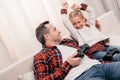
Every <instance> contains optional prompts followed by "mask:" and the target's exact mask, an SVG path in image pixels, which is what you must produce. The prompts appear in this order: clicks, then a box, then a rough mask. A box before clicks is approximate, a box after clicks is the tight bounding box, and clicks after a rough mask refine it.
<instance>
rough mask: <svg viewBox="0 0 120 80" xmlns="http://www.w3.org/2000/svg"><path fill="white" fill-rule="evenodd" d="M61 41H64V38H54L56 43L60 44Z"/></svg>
mask: <svg viewBox="0 0 120 80" xmlns="http://www.w3.org/2000/svg"><path fill="white" fill-rule="evenodd" d="M61 41H62V38H59V39H54V42H55V43H58V44H60V43H61Z"/></svg>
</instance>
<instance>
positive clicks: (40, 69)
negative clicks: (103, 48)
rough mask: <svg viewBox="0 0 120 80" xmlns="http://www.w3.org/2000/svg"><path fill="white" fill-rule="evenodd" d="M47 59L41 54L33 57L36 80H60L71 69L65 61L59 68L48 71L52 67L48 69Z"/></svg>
mask: <svg viewBox="0 0 120 80" xmlns="http://www.w3.org/2000/svg"><path fill="white" fill-rule="evenodd" d="M48 59H50V58H49V57H47V56H46V55H44V54H42V53H40V54H39V55H36V56H35V57H34V64H33V66H34V74H35V79H36V80H62V79H64V77H65V76H66V75H67V73H68V72H69V70H70V69H71V68H72V66H71V65H70V64H69V63H68V62H67V61H65V62H64V63H62V65H61V66H60V67H59V68H55V70H54V71H53V69H50V68H52V67H50V65H49V61H48ZM51 63H52V62H51ZM51 66H53V65H51Z"/></svg>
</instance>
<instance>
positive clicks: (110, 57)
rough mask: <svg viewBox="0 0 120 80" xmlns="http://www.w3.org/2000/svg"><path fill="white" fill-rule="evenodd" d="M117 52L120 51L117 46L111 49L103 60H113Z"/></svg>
mask: <svg viewBox="0 0 120 80" xmlns="http://www.w3.org/2000/svg"><path fill="white" fill-rule="evenodd" d="M115 53H119V50H118V49H117V48H113V49H111V50H110V51H109V52H108V53H107V54H106V55H105V56H104V57H103V61H112V59H113V55H114V54H115Z"/></svg>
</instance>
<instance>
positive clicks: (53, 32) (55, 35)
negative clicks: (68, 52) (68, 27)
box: [46, 24, 62, 42]
mask: <svg viewBox="0 0 120 80" xmlns="http://www.w3.org/2000/svg"><path fill="white" fill-rule="evenodd" d="M46 27H47V28H48V29H49V33H48V35H49V40H51V41H54V42H61V41H62V36H61V35H60V33H61V32H60V31H58V30H57V29H56V27H54V25H52V24H46Z"/></svg>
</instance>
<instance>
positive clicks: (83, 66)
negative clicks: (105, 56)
mask: <svg viewBox="0 0 120 80" xmlns="http://www.w3.org/2000/svg"><path fill="white" fill-rule="evenodd" d="M57 48H58V49H59V50H60V51H61V54H62V58H63V61H65V60H66V59H67V58H68V57H69V56H70V55H72V54H73V53H75V52H76V51H77V49H75V48H72V47H68V46H65V45H58V46H57ZM95 64H101V63H100V62H98V60H93V59H90V58H88V57H87V56H86V55H85V56H84V57H83V59H82V60H81V63H80V65H78V66H76V67H74V68H72V69H71V70H70V72H69V73H68V74H67V76H66V77H65V79H64V80H74V79H75V78H76V77H78V76H79V75H81V74H82V73H83V72H84V71H86V70H88V69H89V68H90V67H91V66H93V65H95Z"/></svg>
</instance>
